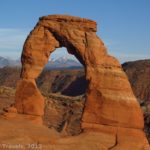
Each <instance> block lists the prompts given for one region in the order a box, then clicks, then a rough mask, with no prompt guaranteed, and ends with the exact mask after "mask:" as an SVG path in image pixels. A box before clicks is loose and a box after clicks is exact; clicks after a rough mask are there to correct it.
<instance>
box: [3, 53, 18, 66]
mask: <svg viewBox="0 0 150 150" xmlns="http://www.w3.org/2000/svg"><path fill="white" fill-rule="evenodd" d="M5 66H11V67H14V66H20V60H13V59H9V58H4V57H1V56H0V68H2V67H5Z"/></svg>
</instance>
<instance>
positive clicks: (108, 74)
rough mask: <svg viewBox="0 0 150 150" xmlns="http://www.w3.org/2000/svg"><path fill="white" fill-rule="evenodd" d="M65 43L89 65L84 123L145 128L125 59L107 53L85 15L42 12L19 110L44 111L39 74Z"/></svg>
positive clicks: (26, 54)
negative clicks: (123, 62) (74, 15)
mask: <svg viewBox="0 0 150 150" xmlns="http://www.w3.org/2000/svg"><path fill="white" fill-rule="evenodd" d="M59 47H66V48H67V50H68V52H69V53H71V54H73V55H74V56H75V57H76V58H77V59H78V60H79V61H80V62H81V63H82V64H83V65H84V67H85V73H86V79H87V80H88V82H89V85H88V87H87V93H86V104H85V108H84V113H83V121H82V127H83V128H95V127H97V125H107V126H114V127H117V128H118V127H119V128H134V129H143V114H142V112H141V110H140V106H139V104H138V103H137V100H136V98H135V96H134V94H133V92H132V90H131V86H130V84H129V82H128V80H127V77H126V75H125V73H124V72H123V71H122V68H121V66H120V64H119V62H118V61H117V60H116V59H115V58H114V57H112V56H110V55H108V54H107V50H106V48H105V46H104V44H103V42H102V41H101V40H100V39H99V38H98V37H97V35H96V22H94V21H91V20H87V19H82V18H79V17H71V16H62V15H52V16H46V17H42V18H40V20H39V22H38V23H37V25H36V27H35V28H34V29H33V31H32V32H31V33H30V34H29V36H28V38H27V40H26V42H25V44H24V48H23V52H22V72H21V80H20V81H19V84H18V88H17V91H16V105H15V106H16V108H17V110H18V112H19V113H24V114H29V115H38V116H41V115H43V108H44V99H43V98H42V95H41V94H40V92H39V90H38V89H37V87H36V84H35V79H36V78H37V77H38V76H39V74H40V73H41V71H42V69H43V67H44V65H45V64H46V63H47V62H48V59H49V56H50V54H51V53H52V52H53V51H54V50H55V49H56V48H59ZM127 114H129V115H127ZM117 128H116V129H117ZM137 131H138V130H137ZM141 133H142V132H141ZM116 134H118V133H117V132H116ZM124 134H126V132H124V131H123V134H122V133H121V132H119V134H118V136H119V137H120V138H121V136H123V135H124ZM142 134H143V133H142ZM137 138H138V137H137ZM122 142H123V141H122ZM143 144H144V143H143Z"/></svg>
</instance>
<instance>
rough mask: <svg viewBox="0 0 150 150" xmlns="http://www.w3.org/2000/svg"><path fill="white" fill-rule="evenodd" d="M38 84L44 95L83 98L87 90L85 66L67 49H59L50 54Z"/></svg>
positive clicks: (37, 81)
mask: <svg viewBox="0 0 150 150" xmlns="http://www.w3.org/2000/svg"><path fill="white" fill-rule="evenodd" d="M36 83H37V86H38V88H39V89H40V91H41V92H42V93H43V94H44V95H51V94H58V95H59V96H70V97H79V96H80V97H81V96H83V95H84V94H85V92H86V89H87V81H86V79H85V71H84V67H83V65H82V64H81V63H80V62H79V61H78V59H76V57H75V56H74V54H70V53H68V50H67V48H65V47H62V48H57V49H55V50H54V51H53V52H52V53H51V54H50V56H49V61H48V63H47V64H46V65H45V67H44V69H43V71H42V73H41V74H40V76H39V77H38V78H37V80H36Z"/></svg>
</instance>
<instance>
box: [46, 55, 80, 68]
mask: <svg viewBox="0 0 150 150" xmlns="http://www.w3.org/2000/svg"><path fill="white" fill-rule="evenodd" d="M72 67H74V68H76V67H82V65H81V64H80V63H79V62H78V61H77V60H74V59H70V58H68V57H66V56H63V57H59V58H56V59H54V58H53V59H50V60H49V62H48V63H47V65H46V68H47V69H51V68H72Z"/></svg>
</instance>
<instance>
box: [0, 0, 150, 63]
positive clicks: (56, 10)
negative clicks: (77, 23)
mask: <svg viewBox="0 0 150 150" xmlns="http://www.w3.org/2000/svg"><path fill="white" fill-rule="evenodd" d="M149 7H150V0H115V1H114V0H107V1H106V0H92V1H91V0H69V1H68V0H44V1H42V0H1V2H0V20H1V22H0V56H4V57H11V58H14V59H15V58H18V57H20V54H21V51H22V46H23V43H24V40H25V39H26V36H27V35H28V34H29V32H30V31H31V30H32V28H33V27H34V26H35V24H36V23H37V21H38V18H39V17H40V16H44V15H49V14H69V15H74V16H80V17H85V18H89V19H93V20H95V21H97V23H98V32H97V34H98V36H100V38H101V39H102V40H103V41H104V43H105V45H106V46H107V48H108V52H109V53H110V54H112V55H114V56H116V57H117V58H118V59H119V60H120V61H121V62H124V61H130V60H137V59H145V58H150V8H149ZM64 51H65V49H58V50H56V52H55V53H54V54H53V55H52V57H59V56H63V55H66V54H67V53H65V52H64Z"/></svg>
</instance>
